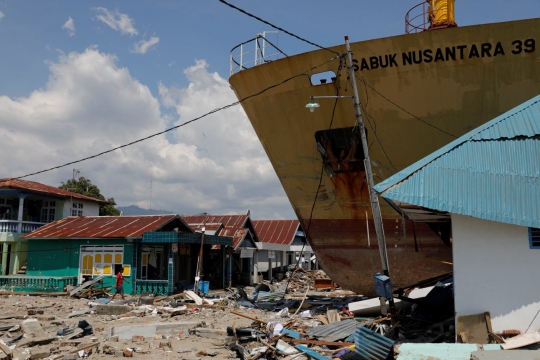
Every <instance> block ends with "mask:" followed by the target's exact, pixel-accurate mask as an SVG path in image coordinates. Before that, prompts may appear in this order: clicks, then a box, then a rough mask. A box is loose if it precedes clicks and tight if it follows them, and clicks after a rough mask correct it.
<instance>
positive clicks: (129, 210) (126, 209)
mask: <svg viewBox="0 0 540 360" xmlns="http://www.w3.org/2000/svg"><path fill="white" fill-rule="evenodd" d="M116 208H117V209H118V210H120V211H121V212H122V213H123V214H124V215H164V214H177V212H175V211H170V210H156V209H143V208H140V207H138V206H137V205H129V206H117V207H116Z"/></svg>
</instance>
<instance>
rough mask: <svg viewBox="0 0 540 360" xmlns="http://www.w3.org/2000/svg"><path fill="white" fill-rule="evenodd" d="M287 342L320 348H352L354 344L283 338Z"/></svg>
mask: <svg viewBox="0 0 540 360" xmlns="http://www.w3.org/2000/svg"><path fill="white" fill-rule="evenodd" d="M281 339H282V340H283V341H285V342H289V343H295V344H306V345H320V346H324V345H326V346H352V345H354V343H352V342H337V341H324V340H310V339H294V338H290V337H283V338H281Z"/></svg>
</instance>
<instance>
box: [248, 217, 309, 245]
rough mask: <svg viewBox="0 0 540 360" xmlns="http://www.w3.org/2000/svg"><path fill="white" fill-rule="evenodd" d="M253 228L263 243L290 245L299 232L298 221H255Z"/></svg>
mask: <svg viewBox="0 0 540 360" xmlns="http://www.w3.org/2000/svg"><path fill="white" fill-rule="evenodd" d="M252 222H253V227H255V231H256V232H257V236H258V237H259V240H260V241H261V242H263V243H269V244H280V245H290V244H291V243H292V241H293V240H294V236H295V234H296V232H297V231H298V226H299V225H300V222H299V221H298V220H253V221H252Z"/></svg>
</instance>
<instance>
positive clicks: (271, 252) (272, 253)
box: [268, 250, 276, 259]
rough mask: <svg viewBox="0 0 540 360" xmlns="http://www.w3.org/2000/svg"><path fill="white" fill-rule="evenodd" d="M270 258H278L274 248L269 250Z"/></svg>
mask: <svg viewBox="0 0 540 360" xmlns="http://www.w3.org/2000/svg"><path fill="white" fill-rule="evenodd" d="M268 258H269V259H275V258H276V252H275V251H273V250H269V251H268Z"/></svg>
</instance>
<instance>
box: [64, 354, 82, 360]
mask: <svg viewBox="0 0 540 360" xmlns="http://www.w3.org/2000/svg"><path fill="white" fill-rule="evenodd" d="M78 358H79V354H65V355H64V360H77V359H78Z"/></svg>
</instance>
